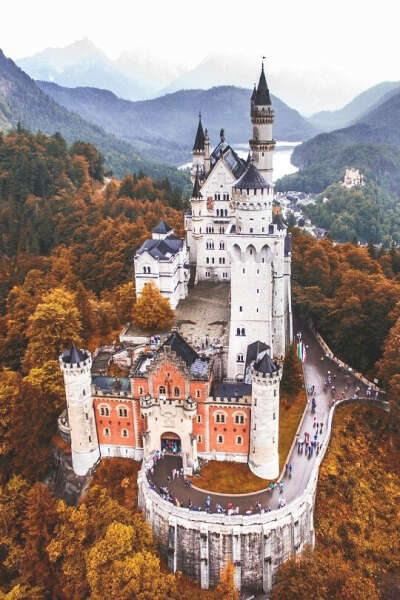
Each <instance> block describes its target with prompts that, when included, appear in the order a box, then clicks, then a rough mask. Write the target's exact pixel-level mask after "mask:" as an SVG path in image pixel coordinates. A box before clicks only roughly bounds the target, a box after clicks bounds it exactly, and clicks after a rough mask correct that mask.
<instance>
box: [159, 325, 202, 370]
mask: <svg viewBox="0 0 400 600" xmlns="http://www.w3.org/2000/svg"><path fill="white" fill-rule="evenodd" d="M166 346H168V347H169V348H171V350H172V351H173V352H175V354H177V356H180V358H182V359H183V360H184V361H185V363H186V364H187V366H188V367H190V366H191V365H192V364H193V363H194V361H195V360H196V359H197V358H199V355H198V354H197V352H196V350H194V349H193V348H192V346H190V345H189V344H188V343H187V341H186V340H185V339H184V338H183V337H182V336H181V335H180V334H179V333H178V332H176V331H174V332H173V333H171V335H169V336H168V338H167V339H166V340H165V342H164V343H163V344H162V345H161V347H160V349H161V348H164V347H166Z"/></svg>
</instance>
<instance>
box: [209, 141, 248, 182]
mask: <svg viewBox="0 0 400 600" xmlns="http://www.w3.org/2000/svg"><path fill="white" fill-rule="evenodd" d="M221 157H223V159H224V161H225V162H226V163H227V165H228V167H229V168H230V170H231V171H232V173H233V175H234V177H236V179H237V178H238V177H240V176H241V175H242V174H243V172H244V170H245V168H246V161H245V160H243V158H240V156H238V154H236V152H235V151H234V150H233V148H231V146H230V145H229V144H227V143H226V142H225V139H224V140H222V139H221V141H220V142H219V144H218V145H217V146H216V147H215V148H214V150H213V151H212V152H211V154H210V164H211V170H212V169H213V167H214V166H215V165H216V164H217V162H218V160H219V159H220V158H221Z"/></svg>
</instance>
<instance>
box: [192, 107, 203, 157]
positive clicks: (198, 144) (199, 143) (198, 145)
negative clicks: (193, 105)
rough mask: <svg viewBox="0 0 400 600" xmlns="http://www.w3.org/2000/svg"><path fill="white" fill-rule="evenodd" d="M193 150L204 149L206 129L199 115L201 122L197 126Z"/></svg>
mask: <svg viewBox="0 0 400 600" xmlns="http://www.w3.org/2000/svg"><path fill="white" fill-rule="evenodd" d="M193 150H204V131H203V125H202V124H201V116H200V115H199V124H198V127H197V133H196V139H195V140H194V146H193Z"/></svg>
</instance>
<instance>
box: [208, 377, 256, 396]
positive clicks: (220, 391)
mask: <svg viewBox="0 0 400 600" xmlns="http://www.w3.org/2000/svg"><path fill="white" fill-rule="evenodd" d="M212 396H213V397H214V398H242V397H243V396H251V384H249V383H244V382H243V381H215V382H214V385H213V390H212Z"/></svg>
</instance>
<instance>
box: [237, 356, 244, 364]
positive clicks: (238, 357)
mask: <svg viewBox="0 0 400 600" xmlns="http://www.w3.org/2000/svg"><path fill="white" fill-rule="evenodd" d="M236 362H238V363H242V362H244V356H243V354H238V355H237V359H236Z"/></svg>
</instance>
